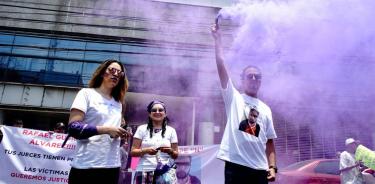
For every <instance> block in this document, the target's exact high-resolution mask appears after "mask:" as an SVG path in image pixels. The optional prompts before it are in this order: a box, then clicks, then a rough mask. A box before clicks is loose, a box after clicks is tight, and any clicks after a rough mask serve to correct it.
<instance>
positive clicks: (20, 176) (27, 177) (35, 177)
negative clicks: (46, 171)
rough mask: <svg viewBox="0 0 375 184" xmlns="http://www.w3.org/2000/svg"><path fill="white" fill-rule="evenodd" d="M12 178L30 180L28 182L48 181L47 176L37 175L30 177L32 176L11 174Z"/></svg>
mask: <svg viewBox="0 0 375 184" xmlns="http://www.w3.org/2000/svg"><path fill="white" fill-rule="evenodd" d="M10 176H11V177H12V178H21V179H28V180H41V181H46V177H45V176H37V175H30V174H22V173H10Z"/></svg>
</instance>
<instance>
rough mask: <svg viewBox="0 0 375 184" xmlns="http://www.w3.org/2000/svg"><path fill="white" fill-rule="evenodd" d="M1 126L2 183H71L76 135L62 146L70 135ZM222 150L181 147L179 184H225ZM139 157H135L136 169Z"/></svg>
mask: <svg viewBox="0 0 375 184" xmlns="http://www.w3.org/2000/svg"><path fill="white" fill-rule="evenodd" d="M0 129H1V131H2V132H3V139H2V142H1V143H0V184H5V183H6V184H8V183H17V184H26V183H27V184H28V183H35V184H39V183H43V184H45V183H48V184H57V183H68V176H69V170H70V162H71V161H72V160H73V153H74V149H75V147H76V140H75V139H74V138H70V139H69V141H68V142H67V144H66V145H65V146H64V148H61V145H62V143H63V141H64V139H65V138H66V136H67V135H66V134H60V133H53V132H48V131H41V130H33V129H25V128H17V127H10V126H2V127H1V128H0ZM218 149H219V145H195V146H179V158H178V159H177V160H176V164H177V177H178V179H179V180H178V183H179V184H184V183H191V184H200V183H202V184H205V183H207V184H211V183H215V184H222V183H224V162H223V161H221V160H218V159H217V158H216V153H217V151H218ZM137 160H138V159H136V158H133V159H132V164H131V165H132V168H133V169H135V167H136V164H137ZM133 171H134V170H133Z"/></svg>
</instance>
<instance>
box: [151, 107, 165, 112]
mask: <svg viewBox="0 0 375 184" xmlns="http://www.w3.org/2000/svg"><path fill="white" fill-rule="evenodd" d="M158 111H159V112H164V109H163V108H152V109H151V112H158Z"/></svg>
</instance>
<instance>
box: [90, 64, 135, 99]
mask: <svg viewBox="0 0 375 184" xmlns="http://www.w3.org/2000/svg"><path fill="white" fill-rule="evenodd" d="M112 63H117V64H119V65H120V66H121V71H123V72H124V76H122V77H120V78H119V81H118V84H117V85H116V86H115V87H114V88H113V89H112V92H111V96H112V97H113V98H114V99H115V100H116V101H118V102H120V103H125V94H126V92H127V91H128V88H129V81H128V77H127V75H126V69H125V67H124V65H123V64H122V63H121V62H120V61H117V60H115V59H109V60H106V61H104V62H103V63H102V64H101V65H100V66H99V67H98V68H97V69H96V70H95V72H94V74H93V75H92V78H91V80H90V82H89V87H90V88H98V87H100V85H101V84H102V82H103V75H104V74H105V72H106V70H107V68H108V66H109V65H111V64H112Z"/></svg>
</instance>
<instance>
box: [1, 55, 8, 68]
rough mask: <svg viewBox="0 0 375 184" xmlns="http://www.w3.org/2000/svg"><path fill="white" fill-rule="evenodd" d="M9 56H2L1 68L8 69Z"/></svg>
mask: <svg viewBox="0 0 375 184" xmlns="http://www.w3.org/2000/svg"><path fill="white" fill-rule="evenodd" d="M8 61H9V56H0V68H8Z"/></svg>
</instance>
